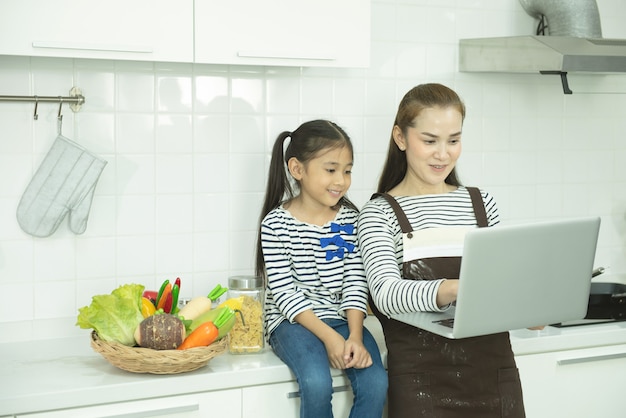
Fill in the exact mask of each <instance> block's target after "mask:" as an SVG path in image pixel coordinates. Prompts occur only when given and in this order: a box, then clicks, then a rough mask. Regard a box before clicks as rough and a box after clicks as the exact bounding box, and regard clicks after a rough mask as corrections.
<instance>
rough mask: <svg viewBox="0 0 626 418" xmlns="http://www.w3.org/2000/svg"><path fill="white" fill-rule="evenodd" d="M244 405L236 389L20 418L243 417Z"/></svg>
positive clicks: (73, 409)
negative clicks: (242, 409) (241, 408)
mask: <svg viewBox="0 0 626 418" xmlns="http://www.w3.org/2000/svg"><path fill="white" fill-rule="evenodd" d="M240 405H241V390H240V389H232V390H222V391H217V392H207V393H198V394H193V395H183V396H172V397H165V398H155V399H149V400H141V401H133V402H120V403H116V404H107V405H98V406H89V407H83V408H72V409H64V410H57V411H50V412H40V413H35V414H25V415H18V416H17V418H21V417H29V418H44V417H45V418H96V417H98V418H116V417H118V418H144V417H160V418H205V417H218V416H221V417H228V418H240V417H241V410H240Z"/></svg>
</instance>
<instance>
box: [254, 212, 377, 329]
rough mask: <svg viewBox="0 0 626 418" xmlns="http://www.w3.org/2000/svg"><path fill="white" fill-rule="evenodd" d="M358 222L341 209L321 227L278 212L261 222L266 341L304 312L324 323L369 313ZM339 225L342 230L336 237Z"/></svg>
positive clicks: (268, 215)
mask: <svg viewBox="0 0 626 418" xmlns="http://www.w3.org/2000/svg"><path fill="white" fill-rule="evenodd" d="M357 216H358V212H357V211H355V210H353V209H349V208H346V207H341V209H340V210H339V211H338V212H337V216H336V217H335V219H334V220H333V221H332V222H328V223H327V224H325V225H323V226H318V225H312V224H309V223H306V222H302V221H299V220H297V219H296V218H294V217H293V216H292V215H291V213H289V211H287V210H286V209H284V208H283V207H282V206H280V207H278V208H276V209H274V210H272V211H271V212H270V213H268V214H267V216H266V217H265V218H264V219H263V221H262V222H261V247H262V250H263V257H264V259H265V270H266V273H267V282H268V283H267V287H266V298H265V329H266V334H267V336H269V335H270V334H271V333H272V331H273V330H274V329H275V328H276V327H277V326H278V325H279V324H280V323H281V322H282V321H284V320H288V321H290V322H292V323H294V322H295V317H296V316H297V315H298V314H300V313H302V312H304V311H306V310H312V311H313V313H315V314H316V315H317V317H318V318H320V319H345V317H346V313H345V311H346V310H347V309H356V310H360V311H362V312H363V313H364V314H365V313H366V312H367V282H366V280H365V272H364V270H363V262H362V260H361V255H360V252H359V250H358V248H357V247H356V241H357V239H356V236H357V230H356V220H357ZM337 225H340V226H341V227H342V229H344V230H341V231H336V228H337ZM347 225H352V228H350V227H349V226H347ZM346 226H347V227H346ZM345 229H347V230H348V231H347V232H346V230H345ZM350 229H352V230H351V231H350ZM333 231H336V232H333Z"/></svg>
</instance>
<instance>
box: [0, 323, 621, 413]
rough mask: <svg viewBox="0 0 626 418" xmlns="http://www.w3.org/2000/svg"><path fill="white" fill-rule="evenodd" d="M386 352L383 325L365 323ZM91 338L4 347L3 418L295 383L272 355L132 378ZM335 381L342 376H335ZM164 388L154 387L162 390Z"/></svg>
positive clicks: (597, 340) (558, 345)
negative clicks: (98, 349) (96, 347)
mask: <svg viewBox="0 0 626 418" xmlns="http://www.w3.org/2000/svg"><path fill="white" fill-rule="evenodd" d="M366 326H367V327H368V329H370V331H372V333H373V334H374V335H375V336H376V338H377V341H378V342H379V345H380V346H381V348H382V349H383V357H384V355H385V352H384V341H383V338H382V332H381V329H380V324H379V323H378V321H377V320H376V318H374V317H372V316H370V317H368V318H367V319H366ZM89 338H90V336H89V333H88V332H85V335H84V337H78V338H76V337H75V338H64V339H57V340H40V341H35V342H33V341H30V342H14V343H5V344H0V376H2V391H1V393H0V416H3V415H11V414H20V413H28V412H38V411H47V410H54V409H63V408H68V407H79V406H86V405H96V404H105V403H115V402H122V401H132V400H138V399H145V398H153V397H162V396H175V395H182V394H189V393H197V392H207V391H216V390H223V389H232V388H240V387H243V386H255V385H267V384H272V383H281V382H287V381H292V380H294V378H293V376H292V374H291V372H290V371H289V369H288V368H287V366H286V365H285V364H284V363H282V362H281V361H280V360H279V359H278V358H277V357H276V356H275V355H274V354H273V352H272V351H271V349H269V348H266V349H265V350H264V351H263V352H262V353H259V354H249V355H231V354H228V353H225V354H222V355H219V356H217V357H215V358H213V359H211V361H210V362H209V364H208V365H207V366H206V367H203V368H200V369H198V370H195V371H192V372H188V373H182V374H175V375H152V374H136V373H130V372H126V371H123V370H120V369H117V368H116V367H114V366H112V365H110V364H109V363H108V362H107V361H106V360H105V359H104V358H102V357H101V356H100V354H98V353H96V352H94V351H93V350H92V349H91V346H90V344H89ZM511 344H512V346H513V350H514V352H515V353H516V355H518V356H521V355H525V354H533V353H540V352H547V351H560V350H569V349H576V348H585V347H594V346H603V345H615V344H626V322H613V323H607V324H594V325H581V326H574V327H567V328H556V327H546V328H545V329H544V330H542V331H530V330H516V331H512V332H511ZM333 373H334V375H339V374H341V372H340V371H338V370H334V372H333ZM164 381H166V382H167V383H165V384H155V383H163V382H164Z"/></svg>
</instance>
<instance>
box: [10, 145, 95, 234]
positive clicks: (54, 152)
mask: <svg viewBox="0 0 626 418" xmlns="http://www.w3.org/2000/svg"><path fill="white" fill-rule="evenodd" d="M106 164H107V162H106V161H105V160H103V159H101V158H100V157H98V156H96V155H94V154H92V153H90V152H89V151H87V150H86V149H84V148H83V147H81V146H80V145H78V144H76V143H75V142H73V141H71V140H70V139H68V138H66V137H64V136H63V135H58V136H57V138H56V139H55V141H54V143H53V144H52V148H50V151H48V154H47V155H46V157H45V158H44V160H43V162H42V163H41V165H40V166H39V168H38V169H37V172H36V173H35V175H34V176H33V178H32V180H31V181H30V183H29V185H28V187H27V188H26V191H25V192H24V194H23V195H22V198H21V199H20V203H19V205H18V207H17V221H18V223H19V224H20V227H21V228H22V230H23V231H24V232H26V233H28V234H30V235H33V236H36V237H48V236H50V235H52V234H53V233H54V231H56V229H57V227H58V226H59V224H60V223H61V221H62V220H63V218H65V215H67V214H68V212H69V226H70V230H71V231H72V232H74V233H75V234H82V233H83V232H85V229H86V228H87V219H88V218H89V209H90V208H91V201H92V199H93V193H94V189H95V188H96V183H97V181H98V178H99V177H100V173H102V170H103V169H104V166H105V165H106Z"/></svg>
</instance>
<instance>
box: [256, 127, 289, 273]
mask: <svg viewBox="0 0 626 418" xmlns="http://www.w3.org/2000/svg"><path fill="white" fill-rule="evenodd" d="M289 137H291V132H288V131H285V132H282V133H281V134H280V135H278V137H277V138H276V141H275V142H274V147H273V148H272V157H271V160H270V169H269V174H268V177H267V187H266V190H265V200H264V201H263V208H262V210H261V216H260V217H259V231H258V237H257V249H256V275H257V276H259V277H263V278H265V260H264V258H263V249H262V246H261V228H260V224H261V222H262V221H263V219H264V218H265V216H267V214H268V213H270V211H271V210H272V209H274V208H277V207H278V206H279V205H280V204H281V203H282V202H283V200H285V199H286V198H287V199H290V198H291V197H293V190H292V187H291V183H290V182H289V177H287V173H286V170H285V157H284V153H283V147H284V143H285V139H287V138H289Z"/></svg>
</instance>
